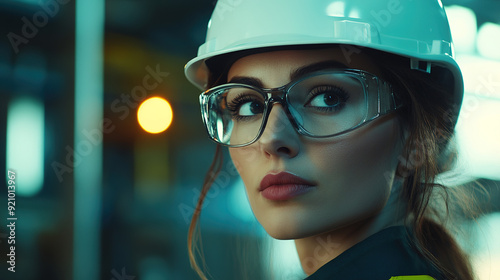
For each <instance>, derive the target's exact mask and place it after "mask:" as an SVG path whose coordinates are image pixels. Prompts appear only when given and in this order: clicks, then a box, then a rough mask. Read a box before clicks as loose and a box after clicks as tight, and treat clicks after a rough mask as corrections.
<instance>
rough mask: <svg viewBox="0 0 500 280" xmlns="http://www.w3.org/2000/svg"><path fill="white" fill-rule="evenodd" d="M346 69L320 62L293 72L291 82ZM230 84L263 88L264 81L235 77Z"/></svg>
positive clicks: (339, 63)
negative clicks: (313, 74) (317, 72)
mask: <svg viewBox="0 0 500 280" xmlns="http://www.w3.org/2000/svg"><path fill="white" fill-rule="evenodd" d="M345 68H348V67H347V65H345V64H343V63H341V62H338V61H335V60H327V61H320V62H317V63H313V64H310V65H306V66H303V67H300V68H297V69H295V70H293V71H292V72H291V73H290V81H294V80H297V79H299V78H301V77H303V76H305V75H307V74H309V73H313V72H316V71H321V70H326V69H345ZM229 83H238V84H246V85H251V86H255V87H260V88H263V83H262V80H261V79H258V78H254V77H247V76H234V77H233V78H231V80H230V81H229Z"/></svg>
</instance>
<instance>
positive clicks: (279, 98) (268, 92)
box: [199, 69, 403, 148]
mask: <svg viewBox="0 0 500 280" xmlns="http://www.w3.org/2000/svg"><path fill="white" fill-rule="evenodd" d="M334 73H342V74H350V75H355V76H358V77H359V78H360V80H361V81H363V87H364V90H365V92H364V94H365V96H366V97H365V102H366V106H367V107H368V106H369V105H368V104H369V103H370V102H369V100H368V97H367V95H368V94H370V93H371V92H370V91H371V89H369V88H368V80H369V79H371V80H372V81H374V82H376V85H377V92H376V93H377V114H375V115H374V116H372V117H370V118H367V117H369V116H368V113H367V115H366V116H365V118H364V119H363V120H362V121H361V122H360V123H359V124H357V125H355V126H353V127H351V128H349V129H347V130H343V131H341V132H338V133H334V134H328V135H320V136H318V135H315V134H313V133H310V132H309V131H307V130H306V129H305V128H304V127H303V126H302V125H300V124H299V123H298V122H297V120H296V118H295V117H294V116H293V114H292V113H291V112H290V109H289V106H292V105H289V104H290V103H289V101H288V93H289V91H290V89H292V88H293V87H294V86H295V85H296V84H298V83H300V82H302V81H303V80H306V79H308V78H311V77H315V76H319V75H325V74H334ZM234 87H240V88H248V89H251V90H254V91H256V92H258V93H260V94H261V95H262V97H263V98H264V100H265V103H264V104H265V106H264V111H263V116H262V123H261V125H260V128H259V131H258V133H257V135H256V136H255V137H254V138H253V139H252V140H251V141H249V142H248V143H243V144H237V145H231V144H226V143H224V142H221V141H219V140H218V138H217V137H215V136H213V135H212V133H211V131H210V127H212V125H211V124H210V122H211V121H210V103H209V100H210V98H211V97H212V95H213V94H216V93H217V92H224V89H227V88H234ZM384 91H385V92H387V94H389V95H390V98H389V102H390V104H389V105H388V106H387V104H385V105H386V106H385V107H386V108H387V109H386V110H385V111H382V107H383V106H382V105H383V104H382V102H383V100H382V99H381V94H383V92H384ZM199 100H200V107H201V116H202V120H203V124H204V125H205V128H206V130H207V133H208V135H209V138H210V139H212V141H214V142H216V143H218V144H220V145H223V146H226V147H231V148H238V147H244V146H248V145H251V144H253V143H255V142H256V141H257V140H259V138H260V137H261V136H262V133H263V132H264V129H265V128H266V125H267V121H268V118H269V115H270V113H271V110H272V108H273V107H274V104H281V106H282V107H283V110H284V112H285V114H286V116H287V118H288V120H289V121H290V123H291V124H292V127H293V128H294V129H295V131H297V132H298V133H299V134H300V135H304V136H308V137H312V138H329V137H335V136H338V135H342V134H345V133H348V132H350V131H353V130H355V129H358V128H359V127H361V126H364V125H366V124H367V123H370V122H372V121H373V120H376V119H378V118H380V117H382V116H385V115H387V114H389V113H392V112H394V111H396V110H397V109H399V108H401V107H402V106H403V104H402V103H401V101H400V100H399V99H398V98H397V95H396V94H395V93H394V90H393V88H392V86H391V84H389V83H388V82H386V81H384V80H383V79H381V78H379V77H378V76H376V75H374V74H371V73H369V72H366V71H363V70H359V69H342V70H323V71H315V72H313V73H310V74H308V75H305V76H302V77H300V78H299V79H297V80H294V81H291V82H289V83H287V84H286V85H283V86H281V87H277V88H260V87H256V86H252V85H247V84H240V83H227V84H222V85H219V86H216V87H213V88H210V89H208V90H206V91H204V92H203V93H201V94H200V97H199ZM368 110H369V108H367V112H368Z"/></svg>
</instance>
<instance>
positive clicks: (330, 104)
mask: <svg viewBox="0 0 500 280" xmlns="http://www.w3.org/2000/svg"><path fill="white" fill-rule="evenodd" d="M309 96H310V97H309V100H308V101H307V103H306V104H305V105H304V107H312V108H316V109H319V110H327V111H332V110H340V109H342V108H343V107H344V106H345V103H346V101H347V100H348V99H349V94H348V93H347V92H346V91H345V90H343V89H342V88H339V87H336V86H319V87H315V88H314V89H312V90H311V91H310V93H309Z"/></svg>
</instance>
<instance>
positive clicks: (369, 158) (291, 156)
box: [185, 0, 473, 279]
mask: <svg viewBox="0 0 500 280" xmlns="http://www.w3.org/2000/svg"><path fill="white" fill-rule="evenodd" d="M417 2H418V3H417ZM424 18H425V20H423V19H424ZM185 70H186V76H187V78H188V79H189V80H190V81H191V82H193V83H194V84H195V85H197V86H198V87H200V88H202V89H203V90H206V91H205V92H204V93H202V94H201V96H200V103H201V106H202V116H203V120H204V123H205V126H206V128H207V132H208V134H209V136H210V137H211V138H212V139H213V140H214V141H215V142H217V143H218V144H220V145H219V147H220V146H227V147H229V152H230V155H231V159H232V160H233V162H234V164H235V166H236V168H237V170H238V172H239V174H240V176H241V178H242V179H243V182H244V183H245V187H246V191H247V195H248V199H249V202H250V205H251V207H252V210H253V212H254V214H255V216H256V218H257V220H258V221H259V222H260V223H261V224H262V226H263V227H264V229H265V230H266V231H267V233H268V234H269V235H270V236H272V237H274V238H277V239H293V240H295V244H296V247H297V252H298V255H299V259H300V261H301V264H302V268H303V270H304V272H305V273H306V274H307V275H309V277H308V279H390V278H391V277H395V276H411V275H414V276H415V275H420V277H422V278H421V279H472V278H473V276H472V271H471V266H470V263H469V262H468V260H467V258H466V256H465V254H464V253H463V252H462V251H461V249H460V248H459V247H458V246H457V244H456V242H455V240H454V239H453V237H452V236H451V235H450V234H449V233H448V231H447V230H446V229H445V227H444V226H443V225H442V224H441V222H440V221H441V220H440V219H439V218H440V214H441V213H440V212H439V211H436V209H438V208H439V207H440V206H444V207H447V204H446V198H447V193H446V188H445V187H443V186H440V185H437V184H434V183H433V180H434V178H435V177H436V175H437V174H438V173H439V172H441V171H442V169H443V168H444V167H445V166H446V163H447V162H448V159H449V158H450V156H449V149H448V148H447V147H448V142H449V139H450V137H451V136H452V132H453V127H454V125H455V123H456V120H457V115H458V110H459V108H460V104H461V101H462V95H463V85H462V83H463V82H462V76H461V73H460V69H459V68H458V65H457V64H456V62H455V61H454V59H453V56H452V45H451V36H450V31H449V26H448V22H447V19H446V15H445V14H444V10H443V8H442V6H441V5H440V2H438V1H436V0H425V1H424V0H421V1H411V0H407V1H397V0H390V1H383V0H376V1H374V0H372V1H366V0H350V1H333V0H329V1H327V0H319V1H308V2H299V1H284V0H274V1H269V0H267V1H264V0H259V1H256V0H252V1H232V2H231V3H229V2H226V1H219V3H217V6H216V8H215V10H214V13H213V15H212V19H211V21H210V23H209V29H208V33H207V41H206V43H205V44H203V45H202V46H201V47H200V49H199V53H198V56H197V57H196V58H194V59H193V60H191V61H190V62H189V63H188V64H187V65H186V69H185ZM219 147H218V151H217V154H216V158H215V159H214V163H213V164H212V166H211V170H210V171H209V173H208V175H207V178H206V180H205V184H204V186H203V191H202V195H201V197H200V200H199V202H198V206H197V211H196V212H195V214H194V216H193V220H192V223H191V226H190V232H189V244H188V246H189V250H190V258H191V262H192V265H193V267H194V269H195V270H196V271H197V272H198V274H199V275H200V277H201V278H205V276H204V275H203V273H202V271H201V269H199V267H198V265H197V264H196V260H195V257H194V253H193V250H194V249H193V247H192V246H193V241H194V240H193V234H194V231H195V228H196V224H197V220H198V217H199V214H200V210H201V205H202V201H203V198H204V196H205V194H206V193H207V191H208V189H209V187H210V184H211V183H212V182H213V180H214V179H215V177H216V174H217V171H218V169H220V164H221V163H220V148H219ZM436 194H440V195H441V196H438V197H441V199H437V200H434V199H433V198H434V197H436ZM440 202H442V203H441V204H440ZM439 209H441V208H439ZM425 277H432V278H425ZM412 279H413V278H412Z"/></svg>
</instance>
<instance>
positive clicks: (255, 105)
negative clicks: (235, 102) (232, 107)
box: [238, 100, 264, 116]
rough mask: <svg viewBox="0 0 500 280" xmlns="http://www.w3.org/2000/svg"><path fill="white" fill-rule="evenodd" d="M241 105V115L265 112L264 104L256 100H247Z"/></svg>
mask: <svg viewBox="0 0 500 280" xmlns="http://www.w3.org/2000/svg"><path fill="white" fill-rule="evenodd" d="M239 106H240V109H239V110H238V115H240V116H253V115H257V114H261V113H262V112H264V104H262V103H260V102H257V101H255V100H254V101H248V102H245V103H243V104H241V105H239Z"/></svg>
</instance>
